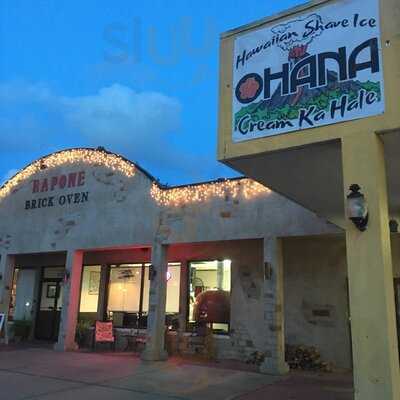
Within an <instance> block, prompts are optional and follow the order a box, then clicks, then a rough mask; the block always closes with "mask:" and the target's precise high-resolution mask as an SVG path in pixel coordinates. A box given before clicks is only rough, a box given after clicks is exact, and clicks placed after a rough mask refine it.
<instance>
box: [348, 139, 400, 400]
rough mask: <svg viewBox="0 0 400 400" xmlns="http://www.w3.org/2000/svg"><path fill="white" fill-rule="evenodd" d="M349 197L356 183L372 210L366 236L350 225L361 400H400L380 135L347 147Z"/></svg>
mask: <svg viewBox="0 0 400 400" xmlns="http://www.w3.org/2000/svg"><path fill="white" fill-rule="evenodd" d="M342 162H343V184H344V196H345V199H344V200H345V201H346V195H347V193H348V192H349V186H350V185H351V184H353V183H357V184H358V185H359V186H360V187H361V192H362V193H363V194H364V195H365V198H366V200H367V203H368V209H369V222H368V226H367V229H366V231H364V232H360V231H359V230H358V229H357V228H356V227H355V226H354V225H353V224H352V223H351V221H349V220H347V219H346V224H347V225H346V246H347V268H348V275H349V300H350V315H351V331H352V343H353V368H354V387H355V399H356V400H376V399H380V400H395V399H396V400H397V399H400V372H399V357H398V344H397V332H396V320H395V317H396V316H395V305H394V290H393V270H392V258H391V248H390V233H389V216H388V199H387V188H386V172H385V158H384V148H383V144H382V142H381V140H380V139H379V137H378V136H376V135H375V134H364V135H363V134H359V135H353V136H349V137H346V138H344V139H343V141H342Z"/></svg>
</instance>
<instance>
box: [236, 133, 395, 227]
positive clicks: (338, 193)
mask: <svg viewBox="0 0 400 400" xmlns="http://www.w3.org/2000/svg"><path fill="white" fill-rule="evenodd" d="M382 139H383V141H384V144H385V158H386V163H387V166H386V171H387V177H388V194H389V206H390V212H391V214H396V215H397V214H399V211H400V180H399V179H398V171H400V157H399V156H398V152H399V149H400V131H397V132H390V133H387V134H385V135H382ZM229 164H230V165H231V166H232V167H233V168H235V169H237V170H239V171H240V172H242V173H243V174H245V175H247V176H249V177H251V178H253V179H255V180H257V181H259V182H261V183H263V184H265V185H266V186H268V187H269V188H270V189H272V190H274V191H275V192H277V193H280V194H282V195H284V196H285V197H287V198H289V199H291V200H293V201H295V202H297V203H299V204H300V205H302V206H304V207H306V208H308V209H309V210H311V211H314V212H315V213H316V214H318V215H320V216H323V217H325V218H327V219H328V220H330V221H331V222H334V223H337V224H338V225H341V224H340V221H341V220H343V218H344V201H343V199H344V193H343V179H342V161H341V145H340V141H339V140H337V141H331V142H325V143H318V144H313V145H308V146H305V147H301V148H296V149H291V150H285V151H277V152H273V153H266V154H260V155H256V156H250V157H245V158H240V159H235V160H230V161H229Z"/></svg>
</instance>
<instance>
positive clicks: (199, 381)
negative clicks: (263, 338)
mask: <svg viewBox="0 0 400 400" xmlns="http://www.w3.org/2000/svg"><path fill="white" fill-rule="evenodd" d="M223 366H224V364H208V365H206V364H200V363H193V362H190V361H188V360H184V359H170V360H169V361H167V362H152V363H150V362H142V361H141V360H140V359H139V358H138V357H137V356H134V355H132V354H130V353H79V352H77V353H57V352H54V351H52V350H50V349H43V348H21V349H7V348H2V349H0V399H1V400H3V399H4V400H22V399H24V400H27V399H43V400H55V399H57V400H79V399H86V400H92V399H93V400H94V399H96V400H103V399H111V398H112V399H113V400H125V399H129V400H156V399H157V400H164V399H165V400H168V399H171V400H173V399H177V400H178V399H179V400H200V399H202V400H228V399H230V400H254V399H271V400H289V399H290V400H303V399H304V400H305V399H307V400H309V399H312V400H314V399H316V400H319V399H321V400H351V399H352V398H353V396H352V389H351V376H347V375H336V374H324V375H309V374H292V375H289V376H287V377H284V378H281V377H272V376H266V375H262V374H258V373H255V372H249V371H239V370H237V369H226V368H223Z"/></svg>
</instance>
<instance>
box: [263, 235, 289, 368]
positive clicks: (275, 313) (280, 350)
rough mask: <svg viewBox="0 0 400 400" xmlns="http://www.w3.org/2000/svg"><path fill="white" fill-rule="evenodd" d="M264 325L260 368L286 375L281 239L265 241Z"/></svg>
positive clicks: (266, 239) (274, 238) (271, 238)
mask: <svg viewBox="0 0 400 400" xmlns="http://www.w3.org/2000/svg"><path fill="white" fill-rule="evenodd" d="M264 267H265V279H264V324H265V329H264V331H265V336H266V338H265V339H266V358H265V361H264V363H263V364H262V365H261V366H260V372H262V373H265V374H273V375H283V374H286V373H288V372H289V367H288V365H287V364H286V362H285V329H284V314H283V313H284V307H283V257H282V240H281V239H278V238H276V237H270V238H265V239H264Z"/></svg>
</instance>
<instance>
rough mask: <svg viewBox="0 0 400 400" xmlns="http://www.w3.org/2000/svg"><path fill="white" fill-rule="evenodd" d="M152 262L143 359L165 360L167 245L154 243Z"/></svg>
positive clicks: (166, 356)
mask: <svg viewBox="0 0 400 400" xmlns="http://www.w3.org/2000/svg"><path fill="white" fill-rule="evenodd" d="M151 264H152V270H153V277H152V279H151V281H150V293H149V315H148V318H147V339H146V348H145V350H144V351H143V353H142V359H143V360H147V361H164V360H166V359H167V358H168V355H167V352H166V350H165V343H164V342H165V308H166V300H167V271H168V261H167V246H166V245H163V244H161V243H160V242H155V243H154V244H153V247H152V251H151Z"/></svg>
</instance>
